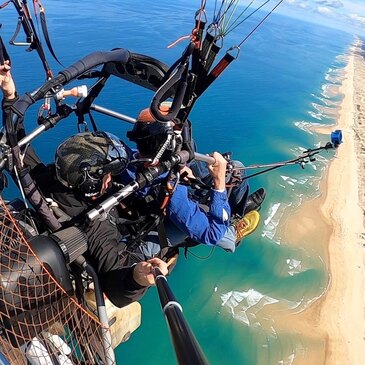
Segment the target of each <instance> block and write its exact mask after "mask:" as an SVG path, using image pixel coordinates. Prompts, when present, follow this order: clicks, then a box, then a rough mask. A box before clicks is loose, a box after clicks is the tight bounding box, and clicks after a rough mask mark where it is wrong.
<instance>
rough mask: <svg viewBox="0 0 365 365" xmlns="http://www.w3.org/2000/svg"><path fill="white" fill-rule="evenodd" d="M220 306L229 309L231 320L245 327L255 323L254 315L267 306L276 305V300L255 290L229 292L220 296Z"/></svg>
mask: <svg viewBox="0 0 365 365" xmlns="http://www.w3.org/2000/svg"><path fill="white" fill-rule="evenodd" d="M221 300H222V306H223V307H227V308H229V310H230V312H231V313H232V316H233V318H235V319H237V320H238V321H240V322H243V323H245V324H247V325H254V324H255V323H257V321H256V315H257V313H258V312H260V310H261V309H262V308H263V307H264V306H265V305H268V304H273V303H278V302H279V301H278V299H275V298H271V297H269V296H267V295H263V294H261V293H259V292H258V291H256V290H255V289H249V290H248V291H246V292H239V291H230V292H228V293H225V294H221Z"/></svg>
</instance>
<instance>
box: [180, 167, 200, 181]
mask: <svg viewBox="0 0 365 365" xmlns="http://www.w3.org/2000/svg"><path fill="white" fill-rule="evenodd" d="M180 174H181V177H182V179H183V180H184V181H189V179H190V180H194V179H196V177H195V176H194V174H193V171H191V168H190V167H188V166H184V167H183V168H182V169H181V170H180Z"/></svg>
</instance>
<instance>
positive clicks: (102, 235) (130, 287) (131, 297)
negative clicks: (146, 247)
mask: <svg viewBox="0 0 365 365" xmlns="http://www.w3.org/2000/svg"><path fill="white" fill-rule="evenodd" d="M86 234H87V237H88V244H89V250H88V256H89V257H88V259H89V262H90V263H91V264H92V265H93V267H94V268H95V269H96V270H97V272H98V275H99V279H100V282H101V286H102V288H103V291H104V293H105V294H106V296H107V297H108V298H109V299H110V301H111V302H112V303H113V304H114V305H115V306H117V307H123V306H125V305H127V304H130V303H132V302H134V301H136V300H139V299H140V298H142V296H143V295H144V294H145V292H146V291H147V289H148V288H147V287H144V286H141V285H139V284H138V283H136V282H135V281H134V279H133V269H134V266H133V265H127V264H124V261H123V260H122V259H121V257H120V252H119V251H120V250H121V247H120V245H119V239H120V234H119V232H118V229H117V227H116V226H115V225H114V224H113V223H112V222H110V221H109V220H103V221H100V220H95V221H93V222H92V223H91V224H90V225H89V226H88V228H87V229H86Z"/></svg>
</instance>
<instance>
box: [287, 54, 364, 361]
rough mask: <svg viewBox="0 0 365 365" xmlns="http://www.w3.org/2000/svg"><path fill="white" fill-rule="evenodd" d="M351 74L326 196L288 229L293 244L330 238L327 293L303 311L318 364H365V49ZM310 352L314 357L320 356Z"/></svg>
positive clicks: (353, 60)
mask: <svg viewBox="0 0 365 365" xmlns="http://www.w3.org/2000/svg"><path fill="white" fill-rule="evenodd" d="M345 72H346V76H345V79H344V81H343V83H342V86H341V88H340V93H342V94H344V98H343V101H342V103H341V108H340V113H339V118H338V124H337V126H336V129H341V130H342V132H343V138H344V143H343V144H342V145H341V146H340V148H339V149H338V151H337V153H336V157H335V158H334V159H333V160H332V161H331V163H330V165H329V168H328V171H327V173H326V176H325V177H324V178H323V181H322V182H321V187H320V196H319V197H318V198H316V199H314V200H312V201H307V202H305V203H303V204H302V205H301V206H300V208H298V209H297V211H296V212H295V213H294V214H291V216H290V217H288V218H287V220H286V221H285V223H284V225H283V230H282V233H283V235H284V237H285V240H286V241H288V242H290V243H294V244H298V245H299V244H300V245H311V244H312V243H311V239H312V238H313V237H316V238H317V241H318V237H319V235H320V238H321V240H322V239H323V240H324V242H328V245H327V246H325V247H327V252H323V253H321V252H319V254H323V257H324V260H325V261H326V262H327V265H328V269H329V284H328V288H327V291H326V292H325V293H324V295H323V296H322V297H321V298H320V299H319V300H317V301H316V302H315V303H314V304H312V305H311V306H310V307H309V308H308V309H307V310H305V311H304V313H301V317H303V318H301V319H305V321H306V322H307V325H308V326H306V327H308V329H309V331H311V333H310V332H309V333H310V336H313V337H316V338H317V339H318V340H319V341H321V342H323V343H325V349H324V351H323V349H322V350H321V349H317V350H316V351H315V352H317V361H318V362H317V361H316V364H318V365H319V364H326V365H333V364H341V365H343V364H348V365H360V364H365V312H364V311H365V270H364V258H365V228H364V212H365V61H364V57H363V55H361V52H360V48H355V47H354V48H353V49H352V51H351V55H350V57H349V62H348V65H347V67H346V69H345ZM333 129H334V128H333V127H331V128H328V127H327V128H323V129H318V128H316V132H318V133H325V134H328V133H329V132H330V131H332V130H333ZM305 332H306V331H305ZM309 333H307V334H309ZM308 355H309V358H310V360H311V361H312V360H313V357H312V356H313V355H314V354H313V353H312V354H308ZM309 358H307V361H308V360H309ZM307 363H308V362H307Z"/></svg>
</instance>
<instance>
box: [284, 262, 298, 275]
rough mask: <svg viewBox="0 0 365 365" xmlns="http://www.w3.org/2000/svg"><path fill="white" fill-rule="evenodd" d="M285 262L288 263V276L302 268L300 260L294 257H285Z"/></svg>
mask: <svg viewBox="0 0 365 365" xmlns="http://www.w3.org/2000/svg"><path fill="white" fill-rule="evenodd" d="M286 263H287V264H288V267H289V270H288V274H289V275H290V276H294V275H296V274H299V273H300V272H301V270H302V262H301V261H299V260H295V259H287V260H286Z"/></svg>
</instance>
